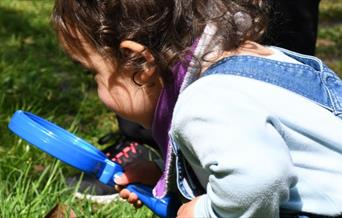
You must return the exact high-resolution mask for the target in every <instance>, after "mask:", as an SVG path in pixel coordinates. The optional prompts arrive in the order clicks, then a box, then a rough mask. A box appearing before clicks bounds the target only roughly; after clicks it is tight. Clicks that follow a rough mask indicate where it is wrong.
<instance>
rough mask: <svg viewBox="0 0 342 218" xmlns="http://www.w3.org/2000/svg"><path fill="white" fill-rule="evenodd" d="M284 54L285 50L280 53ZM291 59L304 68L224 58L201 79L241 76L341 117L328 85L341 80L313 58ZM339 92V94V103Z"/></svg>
mask: <svg viewBox="0 0 342 218" xmlns="http://www.w3.org/2000/svg"><path fill="white" fill-rule="evenodd" d="M282 51H283V52H284V53H286V52H285V51H287V50H282ZM286 54H287V55H289V56H291V57H293V58H294V59H296V60H297V61H299V62H301V63H303V64H295V63H287V62H281V61H276V60H271V59H267V58H262V57H256V56H247V55H240V56H232V57H227V58H224V59H222V60H220V61H218V62H217V63H215V64H213V65H212V66H211V67H209V68H208V70H206V71H205V72H204V73H203V75H202V77H203V76H208V75H212V74H228V75H234V76H243V77H248V78H251V79H256V80H260V81H264V82H267V83H270V84H273V85H276V86H280V87H282V88H285V89H288V90H290V91H292V92H295V93H297V94H299V95H302V96H304V97H306V98H308V99H310V100H312V101H314V102H316V103H317V104H319V105H321V106H322V107H325V108H327V109H328V110H330V111H333V112H334V113H335V114H336V115H338V114H342V107H341V105H339V103H340V102H339V101H336V98H337V97H336V96H332V93H333V92H334V91H336V89H335V88H333V90H331V88H329V87H328V85H327V81H329V78H330V79H331V77H334V81H336V80H337V81H340V79H339V78H338V77H337V76H336V75H335V74H334V73H332V71H331V70H330V71H329V69H328V68H327V67H326V66H325V65H324V64H323V63H322V62H321V61H320V60H319V59H318V58H315V57H311V56H307V55H300V54H297V53H294V52H293V53H291V54H288V53H286ZM340 89H341V92H340V93H338V94H339V96H340V98H341V102H342V83H341V88H340Z"/></svg>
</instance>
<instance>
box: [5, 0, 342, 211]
mask: <svg viewBox="0 0 342 218" xmlns="http://www.w3.org/2000/svg"><path fill="white" fill-rule="evenodd" d="M320 7H321V8H320V25H319V36H318V40H317V56H318V57H320V58H322V59H323V60H324V61H325V62H326V63H327V64H328V65H329V66H330V67H331V68H332V69H333V70H335V71H336V72H340V73H342V1H341V0H322V1H321V6H320ZM51 8H52V3H51V1H48V0H41V1H38V0H36V1H24V0H23V1H19V0H1V1H0V156H1V157H0V205H1V206H0V217H44V215H45V214H46V213H47V212H48V211H49V210H51V208H53V207H54V206H55V205H56V204H57V203H64V204H67V205H69V206H70V208H72V209H73V210H74V211H75V213H76V214H77V215H78V217H90V216H91V217H108V216H112V217H132V216H137V217H152V216H153V215H152V213H151V212H150V211H149V210H148V209H146V208H144V209H143V210H138V211H136V210H135V209H133V208H132V207H131V206H130V205H128V204H127V203H123V202H116V203H113V204H110V205H106V206H103V205H96V204H92V203H91V202H89V201H86V200H84V201H79V200H77V199H75V198H74V197H73V196H72V194H71V193H72V192H73V190H72V189H68V188H67V186H66V185H65V175H68V174H70V173H72V172H73V170H72V169H70V168H69V167H67V166H66V165H64V164H62V163H60V162H59V161H56V160H54V159H53V158H51V157H49V156H47V155H46V154H44V153H42V152H40V151H38V150H37V149H35V148H33V147H32V146H29V145H28V144H27V143H25V142H24V141H22V140H20V139H19V138H18V137H15V136H14V135H12V134H11V133H10V132H9V131H8V129H7V124H8V122H9V120H10V117H11V116H12V114H13V113H14V112H15V111H16V110H17V109H23V110H28V111H31V112H33V113H37V114H39V115H40V116H42V117H44V118H47V119H49V120H53V122H55V123H57V124H59V125H61V126H62V127H64V128H66V129H68V130H70V131H73V132H77V135H79V136H80V137H83V138H85V139H86V140H88V141H90V142H91V143H93V144H94V145H97V146H98V144H97V139H98V137H100V136H103V135H104V134H106V133H108V132H110V131H115V130H116V129H117V123H116V120H115V117H114V115H113V113H111V112H110V111H108V110H107V109H106V108H105V107H104V106H103V105H102V103H101V102H99V100H98V98H97V94H96V87H95V83H94V82H93V79H92V76H91V75H89V74H87V73H85V72H84V70H83V69H81V68H79V67H78V66H76V65H74V64H73V63H72V61H70V60H69V59H68V58H67V57H66V55H65V54H64V53H63V52H62V51H61V49H59V47H58V44H57V41H56V39H55V36H54V33H53V30H52V29H51V25H50V20H49V19H50V13H51ZM340 75H342V74H340Z"/></svg>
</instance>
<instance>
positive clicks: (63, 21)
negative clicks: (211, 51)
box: [53, 0, 266, 122]
mask: <svg viewBox="0 0 342 218" xmlns="http://www.w3.org/2000/svg"><path fill="white" fill-rule="evenodd" d="M265 9H266V7H265V5H264V1H263V0H243V1H241V0H101V1H99V0H55V8H54V13H53V23H54V27H55V29H56V32H57V35H58V38H59V40H60V41H61V43H62V45H63V47H64V48H65V50H66V51H67V52H68V53H69V54H70V55H71V56H72V57H73V58H75V59H77V60H78V61H80V62H81V63H82V64H84V65H85V66H86V67H88V68H93V69H94V70H95V71H102V73H100V74H101V76H98V81H97V82H98V85H100V84H102V86H99V91H101V90H102V92H99V94H100V97H101V99H102V100H103V101H104V102H105V103H106V104H107V105H108V106H109V107H111V108H112V109H114V110H115V111H116V112H119V110H118V108H117V107H118V106H117V105H113V102H112V101H116V102H117V103H116V104H122V103H124V102H125V101H124V100H123V99H124V98H125V97H126V98H128V99H126V102H125V103H127V101H131V104H140V107H143V106H146V105H148V104H152V106H151V108H153V107H155V104H156V101H157V100H156V99H155V98H157V97H156V96H158V92H160V89H161V87H162V85H163V83H166V82H170V81H172V74H171V68H172V66H173V65H174V64H175V63H176V62H178V61H182V57H184V55H185V54H186V53H187V51H188V48H189V47H190V46H191V45H192V43H193V42H194V40H195V39H197V38H199V37H200V35H201V33H202V31H203V29H204V27H205V25H206V24H208V23H213V24H215V25H217V26H218V32H217V33H216V36H217V37H216V38H217V39H219V42H220V44H221V45H222V46H221V47H222V49H223V50H233V49H236V48H238V47H239V46H240V45H241V44H242V43H243V42H245V41H246V40H252V41H256V40H258V39H259V38H260V36H261V34H262V33H263V31H264V29H265V23H266V19H265V16H264V12H265ZM143 72H147V74H144V73H143ZM102 74H106V75H105V76H103V75H102ZM117 77H122V80H120V81H116V80H117ZM128 78H130V79H128ZM99 80H101V81H99ZM114 85H115V86H120V87H121V88H122V89H126V91H127V90H129V89H131V88H133V89H134V90H133V92H136V93H137V92H139V91H138V90H140V91H141V90H144V87H148V89H146V90H144V91H143V93H142V95H146V94H147V95H148V96H149V99H150V100H149V101H148V102H139V101H138V102H139V103H138V102H137V103H135V101H136V96H134V95H133V93H131V94H129V95H128V96H124V95H122V93H115V92H114V91H113V90H112V88H113V86H114ZM134 86H136V87H135V88H134ZM152 86H157V88H155V89H154V90H149V89H150V88H151V87H152ZM104 89H107V91H103V90H104ZM150 91H153V92H156V93H155V94H153V93H151V92H150ZM101 95H102V96H101ZM114 95H116V96H114ZM118 95H122V96H124V97H122V99H120V97H117V96H118ZM151 95H152V96H153V97H151ZM113 98H114V99H113ZM151 98H153V99H151ZM133 100H134V102H133ZM143 101H146V99H145V100H143ZM129 107H131V109H132V108H133V107H135V106H132V105H130V106H129ZM121 110H125V111H126V110H129V108H127V107H123V108H122V109H120V111H121ZM134 110H136V109H134ZM141 112H143V111H141ZM145 112H146V111H145ZM119 114H120V112H119ZM123 116H124V117H126V118H129V119H130V117H129V115H127V116H125V114H123ZM131 120H132V119H131ZM133 120H136V119H135V118H134V119H133ZM148 120H149V121H146V122H150V120H151V119H148Z"/></svg>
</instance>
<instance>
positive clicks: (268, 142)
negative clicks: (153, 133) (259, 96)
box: [171, 78, 297, 217]
mask: <svg viewBox="0 0 342 218" xmlns="http://www.w3.org/2000/svg"><path fill="white" fill-rule="evenodd" d="M201 80H202V79H201ZM213 80H214V79H213ZM213 80H212V81H211V79H206V78H205V80H202V81H197V82H196V83H194V84H192V85H191V86H189V87H188V88H187V89H186V90H185V91H184V92H183V93H182V94H181V96H180V97H179V101H178V102H177V105H176V108H175V112H174V120H173V127H172V129H171V134H172V137H173V139H174V140H175V141H176V142H177V144H178V145H179V146H180V148H181V150H182V152H183V154H184V156H185V157H186V158H187V160H188V161H189V162H190V164H191V165H192V166H193V167H196V170H195V173H197V176H198V177H199V178H200V180H201V182H202V184H203V186H204V187H206V191H207V194H205V195H202V196H201V197H199V199H198V200H197V202H196V205H193V206H194V215H195V217H241V216H243V217H277V216H278V213H279V205H280V204H281V203H282V202H285V201H287V200H288V198H289V189H290V187H292V186H294V185H295V183H296V179H297V178H296V176H295V173H294V166H293V164H292V161H291V158H290V155H289V151H288V148H287V146H286V144H285V143H284V141H283V139H282V137H281V135H280V134H279V132H278V131H277V130H276V129H275V127H274V125H275V124H276V123H273V122H277V119H275V118H274V117H272V114H270V113H269V112H268V111H267V109H265V108H264V107H263V106H262V105H260V104H259V103H258V102H257V101H255V99H253V97H251V96H248V95H245V94H244V93H242V92H241V91H240V90H232V89H229V88H228V87H227V84H225V83H222V84H220V83H216V82H217V81H215V83H213V82H214V81H213ZM218 80H220V79H218ZM206 175H209V177H206ZM188 209H190V210H191V208H188ZM179 212H180V211H179Z"/></svg>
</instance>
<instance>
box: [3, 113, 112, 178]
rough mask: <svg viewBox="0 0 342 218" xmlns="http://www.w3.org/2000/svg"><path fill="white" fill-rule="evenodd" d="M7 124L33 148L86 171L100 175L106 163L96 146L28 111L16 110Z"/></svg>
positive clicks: (104, 157)
mask: <svg viewBox="0 0 342 218" xmlns="http://www.w3.org/2000/svg"><path fill="white" fill-rule="evenodd" d="M8 127H9V128H10V130H11V131H12V132H14V133H15V134H17V135H18V136H20V137H21V138H23V139H24V140H26V141H27V142H29V143H30V144H32V145H34V146H35V147H37V148H39V149H41V150H42V151H44V152H46V153H48V154H50V155H51V156H53V157H56V158H58V159H59V160H61V161H63V162H65V163H67V164H69V165H71V166H73V167H75V168H77V169H79V170H81V171H84V172H86V173H91V174H95V175H99V174H100V173H101V172H102V170H103V169H104V168H105V166H106V164H107V163H106V162H107V161H106V159H107V158H106V156H105V155H104V154H103V153H102V152H101V151H100V150H98V149H97V148H96V147H94V146H93V145H91V144H89V143H88V142H86V141H85V140H83V139H81V138H79V137H77V136H76V135H74V134H72V133H70V132H68V131H66V130H64V129H63V128H61V127H59V126H57V125H55V124H53V123H51V122H49V121H47V120H45V119H43V118H41V117H39V116H36V115H34V114H32V113H30V112H25V111H21V110H19V111H16V112H15V113H14V115H13V116H12V119H11V121H10V123H9V125H8Z"/></svg>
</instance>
